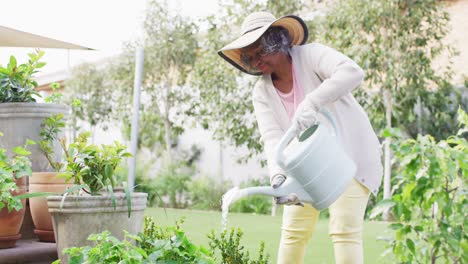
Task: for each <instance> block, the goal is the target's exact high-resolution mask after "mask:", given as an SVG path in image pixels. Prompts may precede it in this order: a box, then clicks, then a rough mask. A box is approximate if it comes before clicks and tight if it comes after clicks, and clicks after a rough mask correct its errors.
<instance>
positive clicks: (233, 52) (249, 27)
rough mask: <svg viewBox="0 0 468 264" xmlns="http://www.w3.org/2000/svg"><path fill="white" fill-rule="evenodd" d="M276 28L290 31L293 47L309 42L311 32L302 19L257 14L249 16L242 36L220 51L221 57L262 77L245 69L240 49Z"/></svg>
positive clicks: (262, 13) (243, 26) (256, 73)
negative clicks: (279, 27)
mask: <svg viewBox="0 0 468 264" xmlns="http://www.w3.org/2000/svg"><path fill="white" fill-rule="evenodd" d="M276 26H282V27H284V28H285V29H287V30H288V32H289V36H290V37H291V45H302V44H304V43H305V42H306V41H307V37H308V35H309V31H308V30H307V26H306V24H305V23H304V21H303V20H302V19H301V18H300V17H298V16H294V15H288V16H283V17H280V18H278V19H276V18H275V16H273V15H272V14H271V13H268V12H255V13H252V14H250V15H249V16H247V17H246V18H245V20H244V22H243V23H242V27H241V36H240V37H239V38H237V39H236V40H234V41H233V42H231V43H229V44H228V45H226V46H225V47H223V48H222V49H220V50H219V51H218V54H219V56H221V57H222V58H223V59H225V60H226V61H228V62H229V63H231V64H232V65H234V67H236V68H238V69H239V70H241V71H243V72H245V73H249V74H252V75H261V74H262V73H261V72H258V71H256V72H251V71H249V70H248V69H247V68H246V67H245V65H244V64H243V63H242V61H241V58H240V56H241V51H240V49H242V48H245V47H247V46H249V45H250V44H252V43H254V42H255V41H257V40H258V39H259V38H260V37H261V36H262V35H263V33H265V31H267V29H268V28H270V27H276Z"/></svg>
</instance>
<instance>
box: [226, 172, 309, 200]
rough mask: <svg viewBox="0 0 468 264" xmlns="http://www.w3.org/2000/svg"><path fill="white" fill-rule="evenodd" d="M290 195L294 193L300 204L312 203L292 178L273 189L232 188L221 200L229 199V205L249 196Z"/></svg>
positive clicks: (266, 187)
mask: <svg viewBox="0 0 468 264" xmlns="http://www.w3.org/2000/svg"><path fill="white" fill-rule="evenodd" d="M291 193H295V194H296V195H297V197H298V198H299V200H300V201H301V202H306V203H312V198H311V197H310V196H309V195H308V194H307V192H306V191H305V190H304V189H303V188H302V187H301V185H300V184H299V183H298V182H297V181H296V180H295V179H294V178H287V179H286V181H285V182H284V183H283V184H282V185H281V186H280V187H278V188H273V187H271V186H258V187H248V188H244V189H237V188H233V189H231V190H230V191H228V192H227V193H226V194H225V195H224V197H223V199H229V200H230V201H229V203H233V202H235V201H236V200H238V199H240V198H243V197H246V196H249V195H255V194H259V195H266V196H271V197H282V196H287V195H289V194H291Z"/></svg>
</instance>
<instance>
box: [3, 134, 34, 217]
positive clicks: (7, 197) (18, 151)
mask: <svg viewBox="0 0 468 264" xmlns="http://www.w3.org/2000/svg"><path fill="white" fill-rule="evenodd" d="M2 135H3V134H2V133H0V136H2ZM31 144H34V142H32V141H30V140H27V141H26V144H25V146H24V147H16V148H14V149H13V153H14V154H13V156H12V157H8V155H7V154H6V151H7V150H6V149H4V148H0V210H1V209H2V208H4V207H7V208H8V212H11V211H12V210H16V211H19V210H21V208H22V207H23V205H22V203H21V198H20V197H18V196H15V195H14V194H13V192H15V191H18V186H17V185H16V179H19V178H21V177H24V176H31V174H32V169H31V161H30V160H29V158H28V155H29V154H31V152H29V151H28V150H26V148H27V146H28V145H31Z"/></svg>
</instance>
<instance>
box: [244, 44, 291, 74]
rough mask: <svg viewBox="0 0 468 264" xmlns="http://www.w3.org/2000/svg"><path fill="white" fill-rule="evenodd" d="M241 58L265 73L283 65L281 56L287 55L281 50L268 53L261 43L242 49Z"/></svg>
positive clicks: (269, 72) (245, 62) (251, 66)
mask: <svg viewBox="0 0 468 264" xmlns="http://www.w3.org/2000/svg"><path fill="white" fill-rule="evenodd" d="M241 52H242V54H241V60H242V62H243V63H244V64H246V65H248V66H249V67H250V68H251V69H253V70H258V71H260V72H261V73H263V74H271V73H273V72H275V70H276V69H277V68H278V67H281V64H280V63H279V62H280V58H281V56H285V55H284V54H283V53H281V52H274V53H266V52H264V50H263V48H262V47H261V45H259V44H257V45H252V46H249V47H246V48H244V49H242V50H241Z"/></svg>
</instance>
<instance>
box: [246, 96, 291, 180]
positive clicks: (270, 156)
mask: <svg viewBox="0 0 468 264" xmlns="http://www.w3.org/2000/svg"><path fill="white" fill-rule="evenodd" d="M257 89H259V87H255V89H254V92H253V97H252V98H253V106H254V113H255V117H256V119H257V124H258V128H259V131H260V136H261V139H262V141H263V147H264V152H265V154H266V157H267V164H268V170H269V175H270V180H271V179H272V178H273V177H274V176H275V175H277V174H282V175H286V174H285V172H284V171H283V170H282V169H281V168H280V167H279V166H278V164H277V163H276V159H275V156H276V154H275V149H276V145H277V143H278V142H279V141H280V139H281V138H282V137H283V134H284V132H283V130H282V129H281V127H280V125H279V123H278V120H277V119H276V117H275V113H274V111H273V109H271V107H270V105H271V104H269V103H268V100H266V99H265V98H264V97H263V96H261V95H260V94H259V91H258V90H257Z"/></svg>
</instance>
